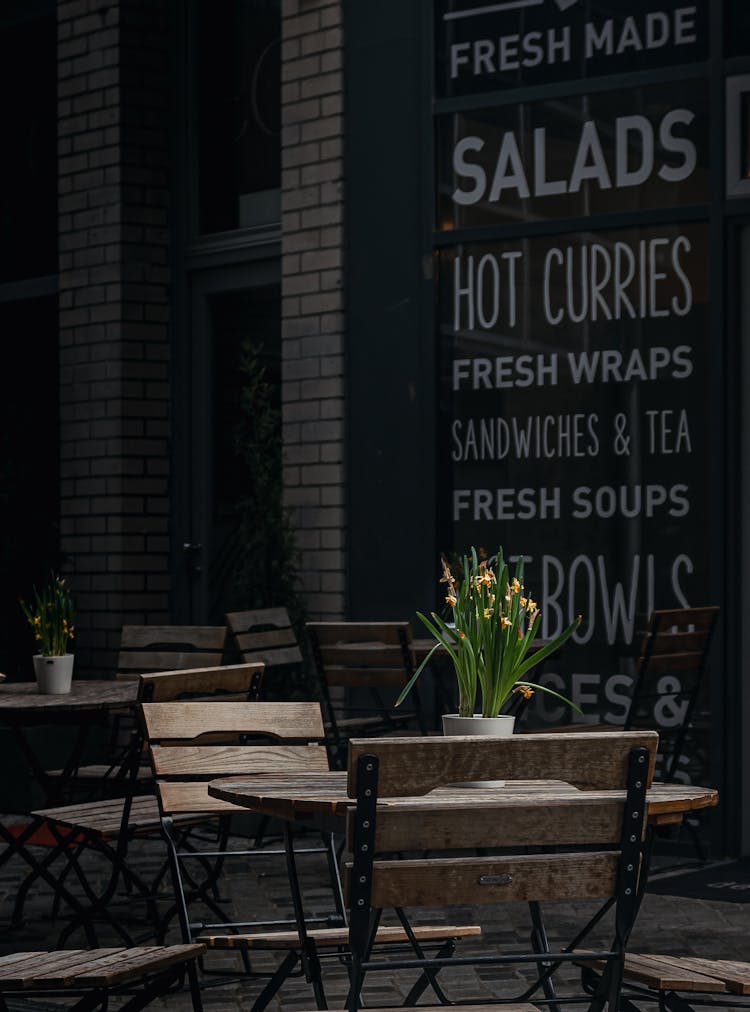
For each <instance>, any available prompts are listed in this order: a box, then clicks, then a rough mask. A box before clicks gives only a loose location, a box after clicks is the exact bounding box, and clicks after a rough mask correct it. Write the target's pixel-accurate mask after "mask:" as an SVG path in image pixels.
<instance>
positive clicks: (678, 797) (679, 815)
mask: <svg viewBox="0 0 750 1012" xmlns="http://www.w3.org/2000/svg"><path fill="white" fill-rule="evenodd" d="M346 780H347V774H346V772H345V771H339V770H332V771H330V772H322V773H307V772H306V773H304V774H303V775H300V774H299V773H292V774H287V775H278V774H273V775H267V776H265V777H223V778H221V779H220V780H214V781H212V782H211V783H210V784H209V786H208V793H209V794H210V795H211V796H212V797H214V798H219V799H220V800H222V801H229V802H231V803H232V804H235V805H239V806H240V807H242V808H249V809H251V810H252V811H254V812H258V813H259V814H261V815H267V816H271V817H275V818H279V819H285V820H286V821H289V822H295V821H312V822H318V821H321V822H323V821H325V822H326V823H329V822H330V820H331V819H333V820H343V819H344V818H345V816H346V812H347V809H349V808H351V807H352V806H353V805H354V803H355V802H354V799H353V798H350V797H348V796H347V793H346ZM624 797H625V794H624V792H620V791H593V790H592V791H580V790H578V789H577V788H575V787H572V786H571V785H570V784H567V783H563V782H562V781H539V780H514V781H508V782H507V783H506V785H505V787H500V788H475V787H470V788H466V787H450V786H446V787H440V788H437V789H436V790H434V791H431V792H430V793H429V794H426V795H424V796H423V797H419V798H383V799H380V800H379V801H378V805H382V806H385V807H389V808H398V809H399V810H402V811H428V810H430V809H431V808H432V809H435V808H441V809H442V808H445V807H446V806H449V807H451V808H467V809H475V808H476V807H477V805H478V804H479V803H481V802H488V803H491V804H492V805H493V806H498V807H500V808H504V807H508V808H513V807H517V806H518V805H519V804H520V803H526V804H530V803H534V804H553V803H556V802H557V803H560V802H564V803H566V804H567V803H570V804H571V805H576V804H587V805H591V804H596V803H597V802H601V803H602V804H605V803H611V802H612V801H613V800H615V799H617V798H623V799H624ZM647 801H648V818H649V822H650V823H652V824H654V825H663V824H669V823H675V822H680V821H682V819H683V817H684V816H685V815H686V814H687V813H688V812H692V811H696V810H698V809H701V808H711V807H713V806H715V805H717V804H718V802H719V792H718V791H717V790H715V789H714V788H712V787H700V786H693V785H690V784H687V785H686V784H663V783H654V784H653V785H652V787H651V789H650V790H649V791H648V794H647Z"/></svg>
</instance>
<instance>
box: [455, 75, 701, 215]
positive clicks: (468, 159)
mask: <svg viewBox="0 0 750 1012" xmlns="http://www.w3.org/2000/svg"><path fill="white" fill-rule="evenodd" d="M707 124H708V112H707V89H706V87H705V82H704V81H701V80H696V81H682V82H675V83H664V84H660V85H656V86H649V87H642V88H629V89H625V90H620V91H613V92H602V93H597V94H591V95H582V96H570V97H566V98H560V99H552V100H548V101H545V102H528V103H521V104H518V105H516V104H511V105H502V106H495V107H492V108H487V109H473V110H468V111H466V112H463V113H455V114H447V115H445V116H442V117H438V118H437V120H436V129H437V159H438V168H437V178H438V197H437V199H438V204H437V209H436V214H437V222H438V223H439V227H441V228H443V229H444V228H446V227H451V226H452V227H455V228H466V227H472V226H485V225H493V224H502V223H507V222H513V221H523V222H526V221H532V220H535V219H539V220H545V219H548V218H558V217H566V216H579V215H593V214H607V213H617V212H622V211H642V210H649V209H655V208H669V207H679V206H685V205H690V204H700V203H705V202H706V201H707V200H708V197H709V178H708V168H709V155H708V140H707V133H708V131H707Z"/></svg>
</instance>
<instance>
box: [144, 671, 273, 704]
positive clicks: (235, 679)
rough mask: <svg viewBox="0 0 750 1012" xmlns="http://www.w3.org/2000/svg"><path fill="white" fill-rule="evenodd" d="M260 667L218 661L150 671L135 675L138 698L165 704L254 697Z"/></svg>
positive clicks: (258, 687)
mask: <svg viewBox="0 0 750 1012" xmlns="http://www.w3.org/2000/svg"><path fill="white" fill-rule="evenodd" d="M263 670H264V666H263V664H221V665H219V666H218V667H211V668H187V669H186V670H184V671H151V672H148V673H146V674H142V675H138V700H139V702H141V703H168V702H173V701H175V700H178V699H195V698H196V697H205V698H206V699H210V700H211V701H212V702H214V701H215V700H217V699H222V698H223V697H226V696H230V695H231V696H239V697H244V698H245V699H246V700H251V699H257V697H258V693H259V691H260V686H261V681H262V678H263Z"/></svg>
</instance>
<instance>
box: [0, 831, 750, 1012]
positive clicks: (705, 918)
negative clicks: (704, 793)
mask: <svg viewBox="0 0 750 1012" xmlns="http://www.w3.org/2000/svg"><path fill="white" fill-rule="evenodd" d="M236 842H237V845H238V846H246V845H247V841H246V840H244V839H241V840H240V839H238V840H237V841H236ZM164 857H165V851H164V845H163V843H162V841H161V840H159V839H156V838H155V839H152V840H143V841H138V842H137V843H135V844H133V845H132V847H131V860H132V862H133V864H134V867H135V868H136V869H137V870H138V872H139V873H140V874H141V875H143V876H144V877H146V878H148V877H149V876H154V875H155V874H156V873H157V872H158V870H159V868H161V866H162V863H163V860H164ZM82 864H83V867H84V868H85V869H86V873H87V876H88V877H89V879H90V881H92V882H94V883H96V884H97V886H98V887H100V888H101V887H102V886H103V884H104V882H105V881H106V878H107V874H108V870H109V869H108V868H107V867H105V862H103V861H102V860H101V859H100V858H99V857H97V856H96V855H93V854H89V855H87V856H86V857H85V858H84V859H83V862H82ZM61 869H62V863H61V862H59V863H58V866H57V873H58V874H59V873H60V871H61ZM25 872H26V866H25V865H23V864H22V862H21V861H20V860H19V859H18V858H13V859H11V860H10V861H9V862H7V863H6V864H5V865H4V866H3V868H2V869H1V870H0V930H1V933H0V954H4V953H7V952H12V951H15V950H29V949H40V948H45V947H49V948H54V947H55V946H56V944H57V939H58V936H59V933H60V931H61V930H62V928H63V927H64V925H65V911H64V910H61V911H60V912H59V914H58V917H57V918H56V919H53V918H52V895H51V891H50V889H49V887H47V886H45V885H37V886H35V887H34V888H33V889H32V890H31V892H30V894H29V899H28V902H27V905H26V910H25V914H26V916H25V921H24V924H23V925H22V926H21V927H18V928H13V929H11V928H10V927H9V926H8V922H9V919H10V912H11V910H12V905H13V902H14V900H15V897H16V894H17V892H18V888H19V886H20V883H21V882H22V880H23V877H24V875H25ZM300 872H301V877H302V884H303V888H304V890H305V894H306V897H307V898H308V899H310V900H311V901H312V902H311V907H312V909H313V910H314V911H315V912H316V913H319V914H321V915H322V914H324V913H326V912H327V910H328V909H329V907H328V895H327V890H326V889H325V887H324V883H325V867H324V865H323V861H322V859H321V858H319V857H318V858H313V857H312V856H310V857H306V858H304V859H302V860H301V862H300ZM66 884H67V885H68V886H69V887H70V888H71V889H72V890H73V891H74V892H76V894H80V890H79V889H76V888H75V884H74V882H73V881H72V880H71V877H70V876H69V877H68V878H66ZM221 895H222V897H223V899H224V901H225V902H226V904H227V905H228V907H229V908H230V909H231V912H232V916H233V917H234V918H236V919H237V920H250V919H253V918H256V917H267V918H273V919H277V918H286V917H290V916H291V904H290V897H289V890H288V886H287V879H286V871H285V868H284V864H283V859H282V858H280V857H272V856H270V855H264V856H263V857H261V858H259V859H258V860H251V859H248V858H240V859H237V860H236V861H234V862H232V864H231V865H227V868H226V878H225V880H224V882H223V883H222V888H221ZM171 901H172V894H171V891H170V886H169V881H168V880H167V881H165V882H163V883H162V889H161V892H160V894H159V901H158V905H159V908H160V909H161V910H162V911H164V910H166V909H167V908H168V907H169V906H170V904H171ZM108 909H110V910H111V911H112V912H113V913H115V914H116V915H117V917H118V918H120V919H121V922H122V924H123V925H124V926H125V928H126V929H127V930H128V932H129V933H130V934H131V935H132V937H133V938H134V940H135V941H137V942H145V943H147V944H148V943H152V942H153V941H154V936H153V932H152V930H151V927H150V925H149V923H148V921H147V919H146V911H145V906H144V904H143V902H142V901H140V900H139V899H137V898H136V897H132V896H131V897H128V896H127V894H126V893H125V892H124V891H123V890H122V889H120V891H119V893H118V895H117V897H116V898H115V900H113V902H112V903H111V904H110V905H109V908H108ZM596 909H597V904H596V903H594V902H576V903H562V902H559V903H550V904H547V905H545V917H546V922H547V928H548V932H549V935H550V939H551V941H552V943H553V944H554V943H555V941H563V940H564V941H568V940H570V939H571V938H572V937H573V936H574V935H575V933H576V931H577V930H578V928H579V927H580V926H581V925H582V924H583V923H584V922H585V920H586V919H587V918H588V917H590V916H591V915H592V914H593V913H594V912H595V910H596ZM414 920H415V923H420V922H427V921H433V922H434V921H438V922H444V923H448V922H449V921H450V922H454V921H455V922H456V923H473V922H477V923H481V924H482V925H483V927H484V935H483V937H482V938H481V939H479V940H467V941H464V942H462V943H460V945H459V947H458V950H457V954H460V955H461V956H473V955H482V954H485V955H486V954H488V953H491V952H493V951H497V950H501V951H502V950H508V949H512V948H513V947H514V946H520V945H525V944H527V943H528V940H529V930H530V925H529V915H528V908H527V906H526V905H525V904H523V903H511V904H505V905H502V906H501V905H493V906H488V907H483V908H479V907H477V908H474V907H471V906H466V907H452V908H443V909H438V910H431V911H427V910H424V911H416V912H415V917H414ZM611 927H612V921H611V918H610V917H609V915H608V917H605V918H604V919H603V921H602V922H601V923H600V925H599V926H598V927H597V930H596V933H595V937H593V938H592V939H591V944H593V945H596V944H602V945H606V944H607V942H608V941H609V931H610V929H611ZM749 929H750V905H749V904H743V903H727V902H722V901H707V900H696V899H689V898H683V897H673V896H656V895H650V894H649V895H647V896H646V897H645V900H644V902H643V905H642V908H641V912H640V915H639V919H638V922H637V924H636V927H635V930H634V932H633V936H632V939H631V947H632V948H633V949H634V950H641V951H646V950H657V951H662V952H669V953H678V952H680V953H685V954H696V955H697V954H705V955H708V956H715V957H722V958H726V959H739V960H745V961H747V960H750V930H749ZM166 941H168V942H177V941H180V938H179V931H178V925H177V923H176V921H174V920H173V921H172V922H171V924H170V927H169V931H168V936H167V938H166ZM99 944H100V945H106V944H114V945H119V944H122V939H121V938H119V937H118V935H117V934H116V932H114V931H112V930H111V928H108V927H107V926H102V929H101V932H100V934H99ZM84 945H85V939H84V937H83V934H82V933H81V934H80V935H75V936H73V937H71V938H70V940H69V942H68V947H71V948H72V947H77V946H84ZM277 963H278V957H277V956H276V955H274V954H270V953H259V954H257V955H253V958H252V965H253V968H254V969H255V970H257V971H258V972H270V971H271V970H272V969H273V968H274V967H275V966H276V965H277ZM204 965H205V967H206V968H208V967H210V968H212V969H213V970H216V971H221V972H229V973H234V972H238V973H239V972H240V971H241V960H240V957H239V956H238V955H237V954H235V953H231V952H217V953H213V952H212V953H209V954H208V956H207V958H206V960H205V964H204ZM531 972H532V971H531V970H530V969H528V968H526V969H524V968H519V967H517V966H507V965H506V966H486V965H484V966H456V967H449V968H447V969H445V970H444V971H443V972H442V974H441V975H440V980H441V983H442V984H443V986H444V987H445V989H446V992H447V993H448V995H449V997H450V998H451V999H454V1000H464V999H469V998H483V999H490V998H492V997H507V996H510V995H512V994H517V993H518V991H519V990H520V989H522V987H523V982H524V980H526V979H528V978H529V974H530V973H531ZM413 979H414V974H413V972H412V973H407V972H406V971H402V972H398V973H392V972H388V973H378V974H371V975H370V976H369V978H368V980H367V981H366V986H365V989H364V994H365V998H366V1001H367V1003H368V1004H369V1005H370V1006H372V1005H376V1004H381V1005H382V1004H398V1003H399V1002H400V1001H403V999H404V998H405V996H406V994H407V992H408V990H409V987H410V986H411V983H412V981H413ZM560 979H561V981H562V982H564V983H566V984H570V985H571V986H573V987H576V986H577V985H578V973H577V971H576V970H575V968H573V967H566V968H564V969H563V970H562V971H561V975H560ZM218 980H219V978H218V977H216V976H212V975H210V974H204V976H203V983H204V1003H205V1006H206V1010H207V1012H235V1010H237V1012H240V1010H242V1012H247V1009H248V1007H249V1005H250V1004H252V1001H253V1000H254V999H255V997H256V995H257V994H258V992H259V990H260V988H261V986H262V981H259V980H258V979H251V980H247V979H246V980H235V981H233V982H231V983H227V984H223V985H221V986H219V985H218V984H217V981H218ZM325 980H326V986H327V992H328V999H329V1005H330V1007H331V1008H336V1007H341V1003H342V1002H343V1000H344V997H345V994H346V984H347V978H346V971H345V968H344V966H343V965H342V964H341V963H340V962H339V961H330V960H327V961H326V963H325ZM421 1000H422V1002H423V1003H425V1002H426V1001H428V1000H431V998H430V996H429V992H428V993H427V994H426V995H425V996H424V997H423V998H422V999H421ZM160 1003H161V1004H163V1005H165V1006H168V1007H169V1008H170V1009H171V1010H173V1012H189V1010H190V1008H191V1005H190V1000H189V996H188V995H187V994H179V995H173V996H171V997H170V998H168V999H164V1000H162V1001H161V1002H160ZM160 1003H159V1002H157V1003H155V1005H156V1006H158V1005H159V1004H160ZM314 1008H315V1003H314V1000H313V997H312V994H311V990H310V987H309V985H308V984H307V983H306V982H305V980H304V978H300V977H297V978H294V979H291V980H288V981H287V982H286V984H285V985H284V987H283V988H282V990H281V992H280V994H279V996H278V997H277V998H276V999H275V1000H274V1001H272V1002H271V1003H270V1005H269V1012H301V1010H307V1009H314ZM654 1009H656V1006H654Z"/></svg>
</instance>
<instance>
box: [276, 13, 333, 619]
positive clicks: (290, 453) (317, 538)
mask: <svg viewBox="0 0 750 1012" xmlns="http://www.w3.org/2000/svg"><path fill="white" fill-rule="evenodd" d="M281 75H282V84H281V102H282V179H281V225H282V241H281V251H282V252H281V265H282V288H281V297H282V309H281V314H282V400H283V442H284V456H285V462H284V488H285V501H286V503H287V504H288V505H289V506H290V507H292V509H293V520H294V527H295V531H296V535H297V544H298V546H299V548H300V549H301V554H302V578H303V583H302V591H303V593H304V595H305V598H306V601H307V606H308V609H309V612H310V615H311V617H314V618H336V617H342V616H343V615H344V613H345V609H346V587H345V573H346V527H347V518H346V502H345V481H346V474H345V453H344V430H345V393H344V383H345V372H344V331H345V318H344V289H343V247H344V206H343V178H344V137H343V134H344V126H343V123H344V120H343V91H344V80H343V77H344V59H343V8H342V3H341V0H282V71H281Z"/></svg>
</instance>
